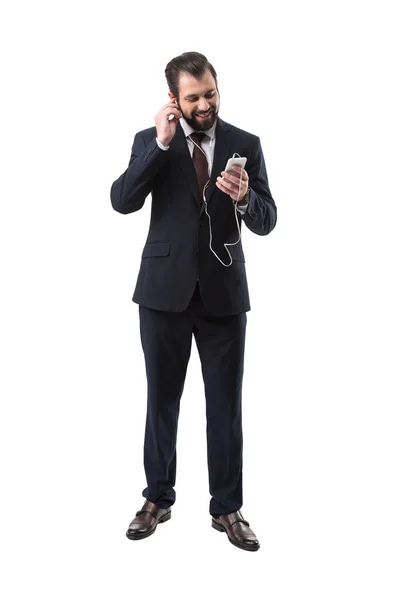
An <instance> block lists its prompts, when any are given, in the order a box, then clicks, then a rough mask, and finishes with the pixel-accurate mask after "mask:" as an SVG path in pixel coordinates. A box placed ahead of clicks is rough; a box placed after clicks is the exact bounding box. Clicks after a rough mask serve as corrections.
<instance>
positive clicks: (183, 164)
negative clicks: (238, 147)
mask: <svg viewBox="0 0 400 600" xmlns="http://www.w3.org/2000/svg"><path fill="white" fill-rule="evenodd" d="M171 150H173V152H174V153H175V154H176V156H177V158H178V164H179V167H180V168H181V170H182V174H183V175H184V177H185V180H186V183H187V184H188V187H189V190H190V192H191V194H192V196H193V198H194V200H195V201H196V205H197V206H199V191H198V186H197V175H196V169H195V168H194V164H193V160H192V157H191V156H190V152H189V148H188V145H187V141H186V137H185V133H184V131H183V129H182V126H181V124H180V123H178V124H177V128H176V132H175V135H174V137H173V138H172V140H171ZM232 154H233V151H232V138H231V135H230V127H229V125H228V123H225V121H223V120H222V119H220V118H219V117H217V125H216V128H215V149H214V159H213V166H212V170H211V176H210V183H209V184H208V186H207V190H206V199H207V204H208V203H209V202H210V201H211V199H212V196H213V194H214V192H215V190H216V189H217V188H216V185H215V182H216V180H217V177H218V176H219V175H220V174H221V171H222V170H223V169H224V168H225V165H226V161H227V160H228V158H229V157H230V156H232ZM204 207H205V205H204V202H203V199H201V211H200V214H201V213H202V212H203V211H204Z"/></svg>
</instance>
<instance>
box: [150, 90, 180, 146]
mask: <svg viewBox="0 0 400 600" xmlns="http://www.w3.org/2000/svg"><path fill="white" fill-rule="evenodd" d="M169 115H173V119H171V120H169V119H168V117H169ZM181 117H182V113H181V111H180V110H179V108H178V105H177V103H176V102H175V100H174V101H171V102H168V104H164V106H162V107H161V109H160V110H159V112H158V113H157V114H156V116H155V117H154V120H155V122H156V128H157V139H158V140H159V141H160V142H161V143H162V145H163V146H169V143H170V141H171V140H172V138H173V137H174V135H175V132H176V126H177V124H178V121H179V119H180V118H181Z"/></svg>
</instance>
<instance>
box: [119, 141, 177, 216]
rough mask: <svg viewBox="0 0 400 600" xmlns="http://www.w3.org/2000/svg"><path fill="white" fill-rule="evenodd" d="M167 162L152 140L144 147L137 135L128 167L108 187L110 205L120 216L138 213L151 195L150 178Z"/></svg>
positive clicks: (151, 185)
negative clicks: (109, 188) (109, 187)
mask: <svg viewBox="0 0 400 600" xmlns="http://www.w3.org/2000/svg"><path fill="white" fill-rule="evenodd" d="M167 161H168V151H167V152H166V151H164V150H161V148H160V147H159V146H158V145H157V142H156V138H155V137H154V139H152V140H151V141H150V142H149V143H148V144H146V142H145V140H144V138H143V135H142V134H141V133H140V132H139V133H137V134H136V135H135V139H134V141H133V146H132V152H131V157H130V160H129V165H128V168H127V169H126V171H125V172H124V173H122V175H121V176H120V177H118V179H116V180H115V181H114V183H113V184H112V186H111V191H110V196H111V204H112V207H113V208H114V210H116V211H117V212H119V213H122V214H124V215H126V214H128V213H132V212H135V211H137V210H140V209H141V208H142V206H143V204H144V201H145V200H146V198H147V196H148V195H149V193H150V192H151V189H152V187H153V179H154V177H155V175H157V172H158V170H159V169H160V167H162V165H164V164H165V163H166V162H167Z"/></svg>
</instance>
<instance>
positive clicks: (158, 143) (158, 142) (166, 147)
mask: <svg viewBox="0 0 400 600" xmlns="http://www.w3.org/2000/svg"><path fill="white" fill-rule="evenodd" d="M156 142H157V146H158V147H159V148H161V150H168V148H169V146H163V144H162V143H161V142H160V140H158V139H157V138H156Z"/></svg>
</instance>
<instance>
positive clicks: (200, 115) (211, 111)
mask: <svg viewBox="0 0 400 600" xmlns="http://www.w3.org/2000/svg"><path fill="white" fill-rule="evenodd" d="M213 112H214V110H213V109H210V110H207V111H206V112H204V113H194V114H195V115H197V116H199V117H204V115H209V114H210V115H211V113H213Z"/></svg>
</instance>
